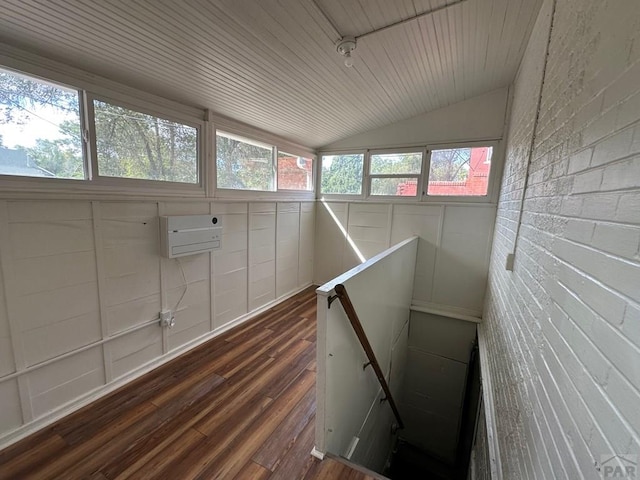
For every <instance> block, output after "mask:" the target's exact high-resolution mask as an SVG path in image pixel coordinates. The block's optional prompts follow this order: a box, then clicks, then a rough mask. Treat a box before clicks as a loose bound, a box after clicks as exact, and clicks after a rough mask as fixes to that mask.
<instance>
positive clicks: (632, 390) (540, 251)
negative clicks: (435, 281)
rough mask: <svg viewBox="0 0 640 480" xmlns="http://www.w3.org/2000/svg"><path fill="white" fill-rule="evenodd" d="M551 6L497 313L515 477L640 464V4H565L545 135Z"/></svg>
mask: <svg viewBox="0 0 640 480" xmlns="http://www.w3.org/2000/svg"><path fill="white" fill-rule="evenodd" d="M553 3H554V2H553V0H546V1H545V2H544V5H543V7H542V10H541V14H540V17H539V19H538V23H537V24H536V27H535V29H534V32H533V33H532V36H531V39H530V42H529V46H528V49H527V51H526V54H525V58H524V60H523V63H522V65H521V67H520V71H519V73H518V77H517V79H516V81H515V84H514V100H513V107H512V112H511V120H510V127H509V138H508V146H507V153H506V165H505V169H504V177H503V182H502V189H501V194H500V204H499V208H498V217H497V220H496V229H495V235H494V244H493V253H492V260H491V267H490V276H489V286H488V289H487V301H486V307H485V315H484V318H485V323H484V326H483V328H484V329H485V334H486V338H487V345H488V354H489V358H490V362H489V363H490V365H489V373H490V374H491V376H492V384H493V387H494V392H493V395H494V397H495V409H496V414H497V419H496V423H497V429H498V437H499V447H500V452H501V461H502V469H503V472H502V473H503V478H505V479H508V480H513V479H521V478H522V479H532V480H534V479H535V480H538V479H561V478H570V479H575V478H588V479H590V478H601V477H600V473H599V472H598V471H597V469H596V466H597V462H600V461H601V455H607V454H635V455H638V457H639V458H640V305H639V303H640V5H639V4H638V1H637V0H605V1H602V0H563V1H557V5H556V6H555V14H554V15H553V26H552V33H551V42H550V44H549V54H548V57H547V59H546V60H547V66H546V75H545V80H544V85H543V88H542V96H541V99H540V100H541V109H540V115H539V121H538V124H537V126H535V121H534V120H535V117H536V102H537V100H538V98H537V92H538V91H539V88H540V82H541V81H542V67H543V65H544V61H545V48H546V42H547V39H548V34H549V28H550V18H551V13H552V11H553V7H554V4H553ZM534 126H535V131H534ZM532 135H533V139H534V148H533V151H532V152H531V165H530V168H529V179H528V186H527V189H526V192H525V201H524V211H523V215H522V226H521V229H520V233H519V239H518V244H517V250H516V261H515V269H514V271H513V272H508V271H506V270H505V268H504V266H505V262H506V256H507V254H508V253H510V252H511V251H512V250H513V247H514V240H515V232H516V229H517V224H516V223H515V222H517V218H518V211H519V207H520V203H519V199H520V195H522V190H523V186H524V183H525V175H526V168H527V167H526V166H527V161H528V160H529V145H530V142H531V139H532ZM638 475H640V471H639V472H638Z"/></svg>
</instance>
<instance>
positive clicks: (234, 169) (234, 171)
mask: <svg viewBox="0 0 640 480" xmlns="http://www.w3.org/2000/svg"><path fill="white" fill-rule="evenodd" d="M276 152H277V155H276ZM216 166H217V174H216V175H217V186H218V188H222V189H230V190H255V191H261V192H275V191H280V190H288V191H299V192H313V158H308V157H301V156H298V155H293V154H290V153H285V152H282V151H278V150H277V147H276V146H275V145H269V144H266V143H262V142H258V141H255V140H251V139H248V138H244V137H239V136H237V135H233V134H231V133H225V132H221V131H218V132H216Z"/></svg>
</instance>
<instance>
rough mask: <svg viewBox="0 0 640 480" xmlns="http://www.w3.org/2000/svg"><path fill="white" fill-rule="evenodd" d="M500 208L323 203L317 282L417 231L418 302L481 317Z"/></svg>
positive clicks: (415, 295) (319, 218)
mask: <svg viewBox="0 0 640 480" xmlns="http://www.w3.org/2000/svg"><path fill="white" fill-rule="evenodd" d="M495 212H496V207H495V206H493V205H487V204H462V205H456V204H449V205H416V204H389V203H349V202H326V203H325V202H320V203H318V207H317V235H316V252H315V255H316V257H315V258H316V260H315V265H316V275H315V283H317V284H322V283H325V282H326V281H328V280H330V279H331V278H333V277H335V276H337V275H339V274H341V273H342V272H344V271H346V270H348V269H349V268H352V267H353V266H355V265H358V264H360V263H362V261H364V260H366V259H369V258H371V257H373V256H374V255H376V254H378V253H380V252H381V251H383V250H385V249H386V248H387V247H389V246H391V245H395V244H396V243H398V242H400V241H402V240H404V239H406V238H409V237H411V236H413V235H417V236H419V237H420V242H419V246H418V260H417V265H416V273H415V282H414V292H413V300H414V303H416V304H420V305H425V306H431V307H434V308H439V309H443V308H444V309H446V310H451V311H455V312H458V313H463V314H468V315H473V316H480V314H481V313H482V308H483V301H484V292H485V288H486V276H487V271H488V266H489V255H490V249H491V239H492V233H493V226H494V219H495Z"/></svg>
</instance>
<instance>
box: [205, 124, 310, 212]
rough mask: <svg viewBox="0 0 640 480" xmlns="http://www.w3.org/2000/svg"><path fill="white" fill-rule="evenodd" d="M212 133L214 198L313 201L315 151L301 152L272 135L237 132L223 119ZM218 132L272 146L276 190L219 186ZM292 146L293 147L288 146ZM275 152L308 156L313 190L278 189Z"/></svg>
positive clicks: (214, 127)
mask: <svg viewBox="0 0 640 480" xmlns="http://www.w3.org/2000/svg"><path fill="white" fill-rule="evenodd" d="M211 130H212V132H213V134H212V144H213V145H212V147H211V151H212V159H213V161H212V170H213V171H212V174H211V181H212V182H213V191H214V192H215V193H214V195H213V196H214V197H215V198H220V199H229V200H313V199H315V196H316V189H317V188H318V187H317V185H318V184H317V182H316V178H317V175H316V167H317V164H318V156H317V155H316V154H315V153H312V152H311V151H310V150H309V151H303V150H301V149H300V148H296V147H295V146H294V145H289V144H286V143H285V142H281V141H278V139H277V138H275V137H273V136H266V135H258V134H257V132H246V131H244V130H243V131H240V129H239V128H234V127H233V126H229V125H226V124H224V123H222V122H220V123H216V124H215V125H213V128H212V129H211ZM218 133H222V134H223V135H222V136H225V135H226V136H228V137H229V138H232V139H235V140H238V141H241V142H245V143H249V144H255V145H257V146H261V147H265V148H270V149H271V166H272V171H273V181H274V184H275V186H276V188H275V190H248V189H239V188H222V187H219V186H218V158H217V153H218V149H217V141H218ZM291 147H294V148H291ZM278 152H286V153H288V154H290V155H298V156H300V157H304V158H310V159H311V161H312V171H313V183H312V184H313V189H312V190H289V189H281V188H279V187H278Z"/></svg>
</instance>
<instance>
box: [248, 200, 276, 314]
mask: <svg viewBox="0 0 640 480" xmlns="http://www.w3.org/2000/svg"><path fill="white" fill-rule="evenodd" d="M275 265H276V204H275V203H251V204H249V310H253V309H254V308H257V307H259V306H260V305H264V304H265V303H267V302H269V301H271V300H273V299H274V298H276V269H275Z"/></svg>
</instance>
